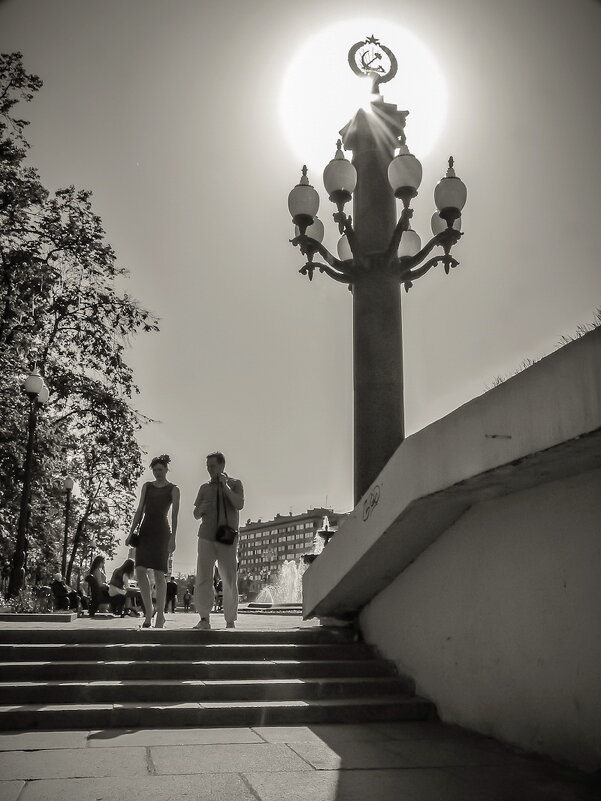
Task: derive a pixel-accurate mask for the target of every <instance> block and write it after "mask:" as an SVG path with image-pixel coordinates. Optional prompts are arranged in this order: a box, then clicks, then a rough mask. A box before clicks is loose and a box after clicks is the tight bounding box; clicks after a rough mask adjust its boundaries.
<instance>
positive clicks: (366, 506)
mask: <svg viewBox="0 0 601 801" xmlns="http://www.w3.org/2000/svg"><path fill="white" fill-rule="evenodd" d="M380 493H381V489H380V485H379V484H376V486H375V487H374V488H373V490H372V491H371V492H370V493H369V495H368V496H367V498H366V499H365V500H364V501H363V522H365V521H366V520H367V519H368V517H369V516H370V514H371V513H372V512H373V510H374V509H375V508H376V506H377V505H378V502H379V500H380Z"/></svg>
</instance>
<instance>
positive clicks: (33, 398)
mask: <svg viewBox="0 0 601 801" xmlns="http://www.w3.org/2000/svg"><path fill="white" fill-rule="evenodd" d="M23 391H24V392H25V393H26V395H27V397H28V398H29V417H28V423H27V451H26V455H25V466H24V469H23V489H22V491H21V507H20V510H19V522H18V524H17V540H16V542H15V553H14V556H13V565H12V570H11V574H10V579H9V582H8V590H7V596H8V597H9V598H13V597H15V596H17V595H18V594H19V592H20V591H21V587H22V586H23V579H24V578H25V543H26V536H25V535H26V532H27V520H28V517H29V511H30V509H29V493H30V485H31V473H32V469H33V444H34V437H35V429H36V424H37V416H38V410H39V409H40V408H41V407H42V406H43V405H44V404H46V403H47V402H48V395H49V393H48V387H47V386H46V384H44V379H43V378H42V377H41V376H40V375H39V374H38V373H37V371H36V370H35V369H34V370H33V371H32V372H31V373H30V374H29V375H28V376H27V378H26V379H25V381H24V383H23Z"/></svg>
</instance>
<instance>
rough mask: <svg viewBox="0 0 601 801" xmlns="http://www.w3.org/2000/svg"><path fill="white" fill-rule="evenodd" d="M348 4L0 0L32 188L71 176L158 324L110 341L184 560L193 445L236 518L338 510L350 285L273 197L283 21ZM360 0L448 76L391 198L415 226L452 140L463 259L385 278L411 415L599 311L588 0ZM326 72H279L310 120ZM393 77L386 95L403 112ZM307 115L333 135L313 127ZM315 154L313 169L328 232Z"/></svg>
mask: <svg viewBox="0 0 601 801" xmlns="http://www.w3.org/2000/svg"><path fill="white" fill-rule="evenodd" d="M365 8H366V4H365V2H354V0H328V2H327V3H324V2H323V0H319V1H318V0H305V2H303V3H302V4H299V3H298V2H292V1H290V2H288V0H214V1H213V0H210V1H209V0H169V2H167V0H160V1H159V0H96V1H95V2H91V0H4V1H3V2H2V0H0V50H2V52H10V51H14V50H20V51H21V52H22V53H23V56H24V63H25V67H26V69H27V70H29V71H32V72H34V73H36V74H38V75H39V76H40V77H41V78H42V79H43V81H44V86H43V88H42V90H41V91H40V92H39V93H38V95H37V97H36V98H35V100H34V101H33V102H32V103H30V104H28V106H27V107H22V109H21V111H22V114H23V116H26V117H27V118H28V119H30V120H31V125H30V127H29V129H28V132H27V135H28V138H29V140H30V142H31V144H32V148H31V151H30V160H31V163H32V164H34V165H35V166H37V167H38V168H39V170H40V172H41V175H42V179H43V181H44V182H45V183H46V185H47V186H48V187H50V188H57V187H59V186H65V185H68V184H71V183H73V184H75V185H76V186H78V187H80V188H89V189H92V190H93V193H94V198H95V201H94V202H95V210H96V211H97V213H99V214H100V216H101V217H102V219H103V221H104V224H105V228H106V231H107V239H108V241H109V242H110V243H111V244H112V245H113V246H114V248H115V250H116V252H117V254H118V258H119V261H120V263H121V264H122V265H124V266H126V267H127V268H128V269H129V270H130V273H131V275H130V278H129V281H128V282H127V286H126V289H127V291H128V292H129V293H131V294H132V295H134V296H135V297H137V298H138V299H139V300H140V301H141V302H142V303H143V304H144V305H145V306H146V307H148V308H150V309H151V310H152V311H154V312H156V313H157V314H158V315H159V316H160V317H161V332H160V334H154V335H147V336H143V337H140V338H139V339H138V341H136V342H135V343H134V346H133V349H132V351H131V352H130V355H129V361H130V364H131V365H132V366H133V367H134V370H135V375H136V380H137V383H138V385H139V386H140V389H141V395H140V396H139V398H138V399H137V406H138V408H139V409H140V410H141V411H143V412H144V413H145V414H147V415H149V416H151V417H153V418H155V419H157V420H159V421H161V422H160V424H157V425H152V426H150V427H148V428H146V429H144V430H143V431H142V432H141V436H140V441H141V444H142V445H143V446H144V447H145V448H146V449H147V450H148V452H149V456H152V455H155V454H158V453H163V452H167V453H169V454H171V456H172V459H173V463H172V471H171V473H170V478H171V479H172V480H173V481H175V482H176V483H178V484H179V486H180V487H181V491H182V510H181V516H180V530H179V535H178V543H179V544H178V550H177V552H176V558H175V568H176V570H177V569H182V570H183V569H188V568H190V567H191V566H192V565H193V564H194V562H195V550H196V525H197V524H196V523H195V521H194V520H193V519H192V515H191V508H192V504H193V501H194V497H195V493H196V490H197V487H198V485H199V483H200V482H201V481H203V480H204V479H205V476H206V473H205V468H204V457H205V454H206V453H208V452H209V451H212V450H214V449H220V450H223V451H224V452H225V454H226V456H227V457H228V465H227V469H228V470H229V472H230V473H231V474H232V475H235V476H237V477H240V478H241V479H242V480H243V481H244V484H245V488H246V494H247V502H246V507H245V510H244V511H243V513H242V518H243V519H244V520H245V519H246V518H247V517H250V518H252V519H257V518H259V517H261V518H263V519H267V518H270V517H272V516H273V515H275V514H276V513H277V512H280V513H282V514H286V513H288V512H289V511H290V509H292V511H293V512H294V513H299V512H301V511H304V510H305V509H306V508H307V507H311V506H318V505H324V504H325V503H326V501H327V504H328V505H329V506H331V507H334V508H335V509H336V510H337V511H343V510H348V509H350V508H351V507H352V486H353V484H352V363H351V302H352V299H351V295H350V293H349V292H348V291H347V290H346V288H345V287H344V286H343V285H341V284H337V283H335V282H332V281H330V280H329V279H327V278H326V277H325V276H320V275H317V276H316V278H315V280H314V281H313V283H312V284H310V283H309V282H308V281H307V279H306V278H303V277H301V276H300V275H299V274H298V272H297V270H298V268H299V267H301V266H302V263H303V260H302V258H301V257H300V255H299V254H298V253H297V252H296V251H295V250H294V249H293V248H292V247H291V246H290V245H289V244H288V239H289V238H290V237H291V235H292V229H291V224H290V219H289V215H288V211H287V205H286V200H287V195H288V192H289V191H290V189H291V188H292V186H293V185H294V184H295V183H297V180H298V177H299V175H300V166H301V164H302V160H301V158H300V156H299V154H298V153H297V152H296V151H295V150H293V148H292V146H291V144H290V143H289V141H288V139H287V137H286V135H285V132H284V130H283V128H282V124H281V119H280V114H279V102H280V100H279V98H280V92H281V82H282V78H283V75H284V74H285V71H286V69H287V66H288V64H289V63H290V60H291V59H292V58H293V57H294V56H295V54H296V53H297V52H298V50H299V48H301V47H302V46H303V44H304V43H305V42H306V40H307V39H308V38H309V37H311V36H313V35H314V34H316V33H318V32H319V30H320V29H321V28H322V27H326V26H329V25H332V24H333V23H337V22H339V21H342V20H344V19H354V18H357V17H361V18H362V17H365V16H366V13H365ZM369 13H370V15H371V16H373V17H379V18H384V19H387V20H390V22H391V23H395V24H397V25H400V26H402V27H403V28H406V29H407V30H408V31H409V32H411V33H412V34H413V35H414V36H416V37H418V39H419V40H421V41H422V42H423V44H424V45H425V46H426V47H427V48H428V49H429V50H430V52H431V53H432V54H433V55H434V57H435V59H436V60H437V62H438V66H439V68H440V69H441V71H442V73H443V75H444V77H445V79H446V82H447V88H448V110H447V115H446V120H445V122H444V127H443V129H442V134H441V136H440V137H439V139H438V140H437V142H436V144H435V145H434V147H433V149H432V150H431V152H430V153H429V155H428V156H427V157H425V158H423V159H422V161H423V166H424V178H423V182H422V187H421V190H420V195H419V197H418V199H417V201H416V203H415V209H416V211H415V217H414V222H413V227H414V228H415V229H416V230H417V231H418V233H420V234H421V236H422V239H423V240H425V239H426V237H427V236H428V233H429V220H430V216H431V214H432V211H433V210H434V206H433V199H432V191H433V188H434V185H435V184H436V182H437V181H438V180H439V179H440V177H442V175H443V173H444V167H445V166H446V160H447V158H448V156H449V155H450V154H453V155H454V156H455V159H456V168H457V172H458V174H459V175H460V176H461V177H462V179H463V180H464V181H465V183H466V184H467V187H468V202H467V205H466V208H465V210H464V214H463V230H464V231H465V236H464V238H463V240H462V242H461V243H460V245H459V246H458V247H457V249H456V256H457V258H459V260H460V262H461V266H460V267H459V268H458V269H457V270H455V271H454V272H453V273H452V275H450V276H448V277H446V276H445V275H444V273H443V272H442V270H441V271H440V272H436V273H434V272H431V273H429V274H428V275H427V276H426V277H425V278H423V279H421V280H420V281H418V282H416V284H415V287H414V289H412V290H411V292H410V293H409V294H408V295H405V293H403V331H404V333H403V336H404V350H405V407H406V428H407V431H408V433H411V432H414V431H416V430H419V429H420V428H422V427H424V426H425V425H427V424H428V423H430V422H432V421H433V420H436V419H438V418H439V417H441V416H443V415H445V414H448V413H449V412H451V411H452V410H453V409H455V408H456V407H457V406H459V405H461V404H462V403H465V402H466V401H468V400H470V399H471V398H473V397H475V396H477V395H479V394H481V393H482V392H484V391H485V389H486V388H487V387H488V386H490V385H491V383H492V381H493V379H494V378H495V376H499V375H508V374H510V373H512V372H513V371H514V370H515V369H516V368H518V367H519V365H520V364H521V362H522V360H523V359H525V358H528V357H530V358H535V357H538V356H542V355H544V354H546V353H549V352H550V351H552V350H553V349H554V348H555V346H556V344H557V342H558V340H559V338H560V337H561V335H562V334H570V333H573V332H574V330H575V329H576V327H577V325H578V324H580V323H586V322H589V321H591V320H592V318H593V315H594V310H595V308H597V307H598V306H600V305H601V265H600V259H599V241H598V236H596V233H597V229H598V227H599V212H600V204H599V196H600V191H601V158H600V156H599V130H600V128H601V114H600V109H599V75H600V74H601V56H600V52H601V51H600V48H599V41H601V3H599V2H596V0H504V2H498V0H455V1H454V2H453V3H449V2H448V0H405V2H403V3H399V2H398V0H390V1H388V0H372V2H371V3H370V4H369ZM372 33H374V34H375V35H376V36H378V35H379V33H378V31H377V30H373V31H372V30H361V31H360V33H359V35H358V37H357V38H364V37H365V36H367V35H369V34H372ZM351 44H353V42H352V41H349V42H348V43H345V47H350V45H351ZM329 77H330V78H331V72H330V70H329V69H328V65H327V58H325V57H324V69H323V75H322V76H321V79H320V80H317V81H315V80H308V81H307V85H303V82H300V85H298V86H297V87H296V95H297V99H298V104H302V105H304V106H305V107H306V125H307V126H308V129H309V130H310V129H313V130H315V129H317V130H318V131H321V126H322V125H323V122H322V121H321V120H320V118H319V117H316V116H314V115H313V114H312V108H313V107H314V105H315V103H316V100H317V96H318V95H320V96H321V97H322V98H323V96H325V97H326V98H327V97H328V95H331V96H332V97H335V96H336V92H337V86H336V85H330V84H331V81H330V83H328V78H329ZM395 81H396V79H395ZM395 81H392V82H391V83H390V84H387V85H385V86H383V87H382V88H383V94H384V97H385V99H386V100H387V101H389V102H394V103H397V104H398V106H399V108H403V109H404V108H409V111H411V107H410V106H409V105H408V104H407V102H406V100H405V99H404V98H403V97H402V96H399V95H398V94H397V91H401V90H400V89H399V88H398V87H400V86H402V84H400V83H395ZM410 119H411V117H410ZM347 121H348V119H340V120H339V123H338V128H341V127H342V126H343V125H344V124H345V123H346V122H347ZM322 135H323V137H324V140H326V141H327V142H331V144H332V145H333V143H334V141H335V139H336V136H337V128H334V129H332V128H331V127H330V126H329V125H328V127H327V128H325V129H324V130H323V131H322ZM409 145H410V146H412V148H413V150H414V151H415V152H416V154H417V155H420V148H419V145H418V143H417V142H411V141H409ZM332 153H333V151H332ZM306 158H307V160H310V156H309V154H307V157H306ZM323 166H325V164H324V165H321V167H323ZM320 172H321V170H313V172H312V174H311V178H312V182H313V183H314V185H315V186H316V188H318V189H321V194H322V207H321V211H320V216H321V218H322V220H323V221H324V223H325V224H326V229H327V231H328V233H327V234H326V244H328V245H329V246H330V247H331V248H332V249H334V248H335V244H336V240H337V235H336V234H335V231H334V226H333V223H332V222H331V218H330V216H329V215H330V208H329V206H330V205H331V204H329V202H328V200H327V197H326V196H325V194H324V193H323V188H322V186H321V175H320ZM144 478H145V479H149V478H151V474H150V472H149V471H148V472H147V473H146V474H145V476H144ZM132 513H133V510H132ZM119 555H120V556H121V555H122V552H120V554H119Z"/></svg>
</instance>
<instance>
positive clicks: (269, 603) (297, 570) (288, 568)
mask: <svg viewBox="0 0 601 801" xmlns="http://www.w3.org/2000/svg"><path fill="white" fill-rule="evenodd" d="M333 533H334V532H333V531H330V521H329V520H328V517H327V515H326V516H325V517H324V518H323V523H322V527H321V529H320V530H319V531H318V532H317V533H316V535H315V537H314V539H313V552H312V553H310V554H303V557H302V562H298V563H297V562H296V561H295V560H294V559H287V560H286V561H285V562H284V563H283V564H282V565H281V566H280V567H279V568H278V571H277V574H276V579H275V581H274V583H273V584H268V585H267V586H266V587H263V589H262V590H261V591H260V592H259V594H258V595H257V597H256V599H255V600H254V601H251V602H250V603H249V604H248V610H249V611H252V612H256V613H258V614H261V613H264V614H265V613H268V612H273V611H278V612H296V613H298V612H300V611H301V610H302V600H303V583H302V577H303V573H304V572H305V570H306V569H307V566H308V565H310V564H311V562H312V561H313V560H314V559H316V558H317V557H318V556H319V554H320V553H321V552H322V551H323V549H324V546H325V545H327V544H328V540H329V539H330V537H331V536H332V534H333Z"/></svg>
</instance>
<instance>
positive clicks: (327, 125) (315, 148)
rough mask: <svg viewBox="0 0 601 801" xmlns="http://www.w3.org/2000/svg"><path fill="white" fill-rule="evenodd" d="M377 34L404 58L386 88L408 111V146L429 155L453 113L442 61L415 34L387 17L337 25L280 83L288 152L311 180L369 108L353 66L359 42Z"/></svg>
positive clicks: (313, 41)
mask: <svg viewBox="0 0 601 801" xmlns="http://www.w3.org/2000/svg"><path fill="white" fill-rule="evenodd" d="M372 35H373V36H375V37H376V38H377V39H379V41H380V42H382V44H384V45H386V46H387V47H389V48H390V49H391V50H392V51H393V53H394V55H395V56H396V59H397V61H398V72H397V75H396V77H394V78H393V79H392V80H391V81H390V82H389V83H383V84H382V85H381V86H380V92H381V94H382V96H383V98H384V100H385V101H386V102H387V103H396V105H397V106H398V108H399V109H401V110H403V111H409V116H408V117H407V125H406V128H405V133H406V135H407V144H408V146H409V149H410V150H411V152H412V153H414V154H415V155H416V156H417V157H418V158H424V157H425V156H427V155H428V153H429V152H430V151H431V150H432V148H433V146H434V144H435V142H436V140H437V139H438V137H439V135H440V133H441V131H442V127H443V125H444V121H445V118H446V111H447V87H446V82H445V79H444V76H443V74H442V71H441V69H440V67H439V66H438V64H437V63H436V60H435V59H434V57H433V55H432V54H431V53H430V51H429V50H428V49H427V48H426V47H425V45H424V44H423V43H422V42H421V41H420V40H419V39H418V38H417V37H416V36H415V35H414V34H412V33H411V32H409V31H407V30H405V29H403V28H401V27H399V26H398V25H394V24H392V23H390V22H387V21H385V20H382V19H370V18H361V19H355V20H347V21H345V22H339V23H336V24H335V25H331V26H330V27H328V28H325V29H324V30H322V31H321V32H320V33H318V34H316V35H315V36H313V37H311V38H310V39H308V40H307V41H306V42H305V43H304V45H303V46H302V47H301V48H300V49H299V50H298V52H297V53H296V54H295V56H294V57H293V59H292V61H291V62H290V64H289V66H288V69H287V70H286V73H285V74H284V78H283V81H282V86H281V94H280V117H281V122H282V125H283V128H284V131H285V133H286V138H287V140H288V142H289V144H290V147H291V148H292V150H293V151H294V153H295V155H296V156H297V157H298V159H299V162H301V163H303V164H307V165H308V167H309V169H310V170H311V172H312V176H311V175H310V177H311V182H313V179H317V178H318V176H321V172H322V170H323V168H324V167H325V165H326V164H327V163H328V161H329V160H330V159H331V158H333V156H334V153H335V151H336V146H335V145H336V140H337V138H338V132H339V131H340V129H341V128H343V127H344V126H345V125H346V123H347V122H348V121H349V120H350V119H351V117H352V116H353V115H354V114H355V112H356V111H357V109H359V108H366V109H369V102H370V82H369V79H361V78H359V77H357V76H356V75H355V74H354V73H353V72H352V71H351V68H350V67H349V64H348V60H347V57H348V51H349V49H350V48H351V46H352V45H353V44H355V42H359V41H363V40H364V39H365V38H366V37H367V36H372Z"/></svg>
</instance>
